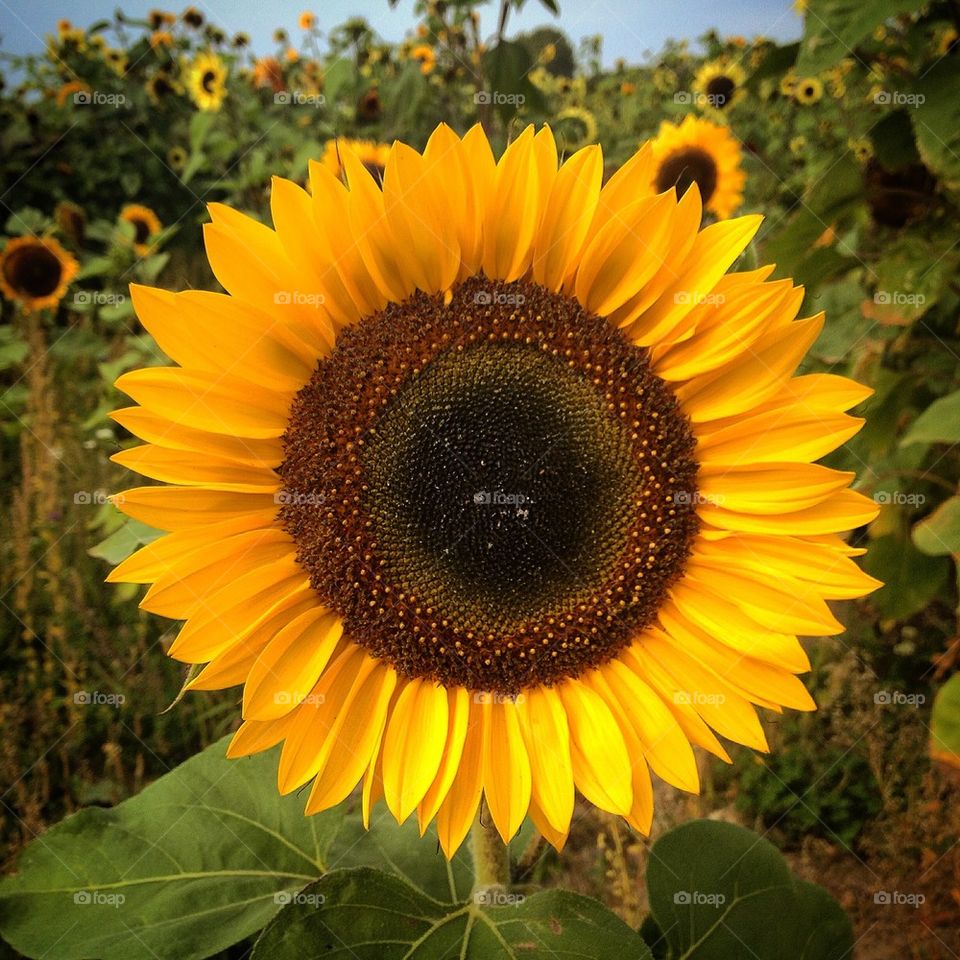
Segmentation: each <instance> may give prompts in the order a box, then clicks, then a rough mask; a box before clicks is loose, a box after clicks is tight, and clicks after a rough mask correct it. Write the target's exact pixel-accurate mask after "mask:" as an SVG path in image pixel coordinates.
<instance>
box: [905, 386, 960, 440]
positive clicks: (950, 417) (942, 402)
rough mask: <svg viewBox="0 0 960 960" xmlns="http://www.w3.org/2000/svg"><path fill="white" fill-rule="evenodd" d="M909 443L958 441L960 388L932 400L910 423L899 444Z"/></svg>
mask: <svg viewBox="0 0 960 960" xmlns="http://www.w3.org/2000/svg"><path fill="white" fill-rule="evenodd" d="M910 443H960V390H955V391H954V392H953V393H948V394H947V395H946V396H945V397H940V399H939V400H934V401H933V403H931V404H930V406H929V407H927V409H926V410H924V411H923V413H921V414H920V416H919V417H917V419H916V420H914V421H913V423H912V424H910V429H909V430H908V431H907V433H906V436H904V438H903V439H902V440H901V441H900V445H901V446H903V447H905V446H907V444H910Z"/></svg>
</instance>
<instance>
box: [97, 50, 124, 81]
mask: <svg viewBox="0 0 960 960" xmlns="http://www.w3.org/2000/svg"><path fill="white" fill-rule="evenodd" d="M103 59H104V62H105V63H106V64H107V66H108V67H110V69H111V70H112V71H113V72H114V73H115V74H116V75H117V76H118V77H122V76H124V75H125V74H126V72H127V64H128V63H129V61H128V59H127V55H126V53H124V52H123V50H114V49H113V48H110V49H108V50H104V51H103Z"/></svg>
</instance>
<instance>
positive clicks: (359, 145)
mask: <svg viewBox="0 0 960 960" xmlns="http://www.w3.org/2000/svg"><path fill="white" fill-rule="evenodd" d="M341 148H345V149H347V150H349V151H350V152H351V153H352V154H353V156H355V157H356V158H357V159H358V160H359V161H360V163H361V164H362V165H363V166H364V167H366V169H367V170H368V171H369V172H370V174H371V176H372V177H373V178H374V180H376V182H377V183H381V182H382V181H383V172H384V170H386V167H387V157H389V156H390V145H389V144H387V143H375V142H374V141H373V140H345V139H341V140H328V141H327V142H326V144H324V147H323V157H322V158H321V161H320V162H321V163H322V164H323V165H324V166H325V167H326V168H327V169H328V170H329V171H330V172H331V173H332V174H333V175H334V176H335V177H337V178H338V179H343V177H344V174H345V171H344V167H343V160H342V155H341Z"/></svg>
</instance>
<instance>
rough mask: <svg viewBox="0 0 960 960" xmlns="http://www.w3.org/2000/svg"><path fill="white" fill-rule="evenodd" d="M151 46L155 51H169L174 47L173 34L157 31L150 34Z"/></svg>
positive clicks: (166, 31)
mask: <svg viewBox="0 0 960 960" xmlns="http://www.w3.org/2000/svg"><path fill="white" fill-rule="evenodd" d="M150 46H151V47H153V49H154V50H159V49H161V48H166V49H167V50H169V49H170V47H172V46H173V34H172V33H171V32H170V31H169V30H155V31H154V32H153V33H151V34H150Z"/></svg>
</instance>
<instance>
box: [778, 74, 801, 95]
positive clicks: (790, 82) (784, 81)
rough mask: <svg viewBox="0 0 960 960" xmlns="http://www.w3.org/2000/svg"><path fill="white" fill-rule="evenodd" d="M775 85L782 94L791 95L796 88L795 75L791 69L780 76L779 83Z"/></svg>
mask: <svg viewBox="0 0 960 960" xmlns="http://www.w3.org/2000/svg"><path fill="white" fill-rule="evenodd" d="M777 86H778V89H779V90H780V93H781V94H782V95H783V96H785V97H792V96H793V92H794V90H796V88H797V75H796V74H795V73H794V72H793V70H788V71H787V72H786V73H785V74H784V75H783V76H782V77H781V78H780V83H779V84H778V85H777Z"/></svg>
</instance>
